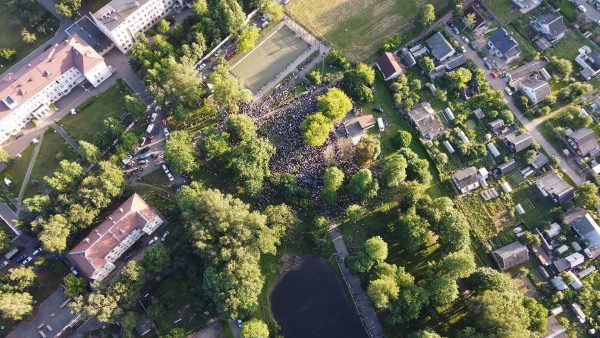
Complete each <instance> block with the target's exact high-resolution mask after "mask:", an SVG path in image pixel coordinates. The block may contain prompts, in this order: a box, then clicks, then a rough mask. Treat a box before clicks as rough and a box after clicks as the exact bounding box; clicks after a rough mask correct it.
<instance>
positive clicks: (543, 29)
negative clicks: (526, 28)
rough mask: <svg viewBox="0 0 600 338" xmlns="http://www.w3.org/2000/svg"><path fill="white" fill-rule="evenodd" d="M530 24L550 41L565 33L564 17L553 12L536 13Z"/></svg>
mask: <svg viewBox="0 0 600 338" xmlns="http://www.w3.org/2000/svg"><path fill="white" fill-rule="evenodd" d="M531 26H532V27H533V29H534V30H535V31H536V32H538V33H539V34H540V35H542V36H543V37H545V38H546V39H547V40H548V41H550V42H556V41H558V40H560V39H562V38H563V37H564V36H565V34H566V33H567V26H565V23H564V18H563V17H562V16H561V15H557V14H555V13H546V14H542V15H538V16H537V17H536V18H535V19H534V20H533V21H532V22H531Z"/></svg>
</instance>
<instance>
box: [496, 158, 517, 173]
mask: <svg viewBox="0 0 600 338" xmlns="http://www.w3.org/2000/svg"><path fill="white" fill-rule="evenodd" d="M516 164H517V162H516V161H515V159H512V160H510V161H508V162H506V163H502V164H500V165H498V166H497V167H496V169H494V174H495V175H496V176H500V175H504V174H506V173H507V172H509V171H511V170H513V169H514V168H515V165H516Z"/></svg>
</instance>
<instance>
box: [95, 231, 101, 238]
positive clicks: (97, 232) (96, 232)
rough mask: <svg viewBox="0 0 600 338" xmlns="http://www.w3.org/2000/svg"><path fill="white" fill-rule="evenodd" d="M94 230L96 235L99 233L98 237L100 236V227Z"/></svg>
mask: <svg viewBox="0 0 600 338" xmlns="http://www.w3.org/2000/svg"><path fill="white" fill-rule="evenodd" d="M94 231H95V232H96V235H98V237H100V231H98V229H94Z"/></svg>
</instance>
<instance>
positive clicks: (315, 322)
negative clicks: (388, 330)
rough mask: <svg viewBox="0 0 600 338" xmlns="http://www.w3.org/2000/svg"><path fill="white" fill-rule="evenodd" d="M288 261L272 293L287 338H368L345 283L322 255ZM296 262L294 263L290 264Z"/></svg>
mask: <svg viewBox="0 0 600 338" xmlns="http://www.w3.org/2000/svg"><path fill="white" fill-rule="evenodd" d="M291 260H292V261H293V263H292V264H289V263H287V264H286V266H288V268H286V269H285V270H286V271H285V272H283V274H282V276H281V278H280V280H279V282H278V283H277V284H276V285H275V287H274V289H273V292H272V293H271V310H272V312H273V316H274V317H275V319H276V320H277V323H279V325H280V326H281V335H283V336H284V337H285V338H296V337H298V338H305V337H311V338H320V337H323V338H325V337H327V338H335V337H344V338H365V337H367V334H366V333H365V330H364V328H363V326H362V324H361V322H360V318H359V317H358V315H357V314H356V310H355V308H354V304H353V303H352V300H351V299H350V297H349V296H348V294H347V293H346V292H345V289H344V288H345V286H344V284H343V282H342V281H341V280H340V279H339V278H338V276H337V274H336V273H335V271H334V270H333V269H332V268H331V266H329V265H328V264H327V262H326V261H325V260H324V259H323V258H321V257H315V256H304V257H294V258H292V259H291ZM290 265H293V266H290Z"/></svg>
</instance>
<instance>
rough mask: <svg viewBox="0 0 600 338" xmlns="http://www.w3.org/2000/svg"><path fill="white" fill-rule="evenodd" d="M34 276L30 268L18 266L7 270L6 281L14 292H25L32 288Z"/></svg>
mask: <svg viewBox="0 0 600 338" xmlns="http://www.w3.org/2000/svg"><path fill="white" fill-rule="evenodd" d="M36 277H37V276H36V274H35V272H33V267H31V266H20V267H16V268H12V269H10V270H8V276H7V280H8V282H9V283H10V284H11V285H12V287H13V288H14V291H25V290H26V289H28V288H30V287H31V286H33V283H34V282H35V279H36Z"/></svg>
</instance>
